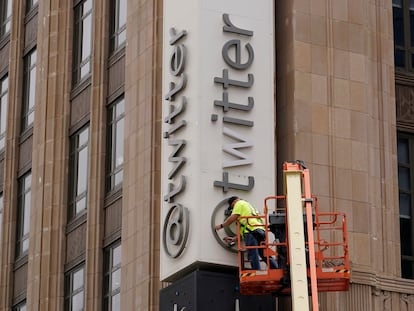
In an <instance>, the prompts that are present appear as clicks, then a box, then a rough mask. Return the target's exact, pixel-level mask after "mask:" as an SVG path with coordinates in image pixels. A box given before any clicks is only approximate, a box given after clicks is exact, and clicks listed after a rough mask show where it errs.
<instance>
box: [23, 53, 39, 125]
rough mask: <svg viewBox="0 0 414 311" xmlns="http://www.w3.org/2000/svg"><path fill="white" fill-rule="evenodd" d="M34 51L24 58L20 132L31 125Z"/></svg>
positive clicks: (33, 101)
mask: <svg viewBox="0 0 414 311" xmlns="http://www.w3.org/2000/svg"><path fill="white" fill-rule="evenodd" d="M36 58H37V53H36V50H32V51H31V52H30V53H29V54H28V55H27V56H26V57H25V58H24V77H23V79H24V80H23V109H22V131H24V130H26V129H28V128H29V127H31V126H32V125H33V120H34V105H35V98H36Z"/></svg>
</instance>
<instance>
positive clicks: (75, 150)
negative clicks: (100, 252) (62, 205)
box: [68, 127, 89, 220]
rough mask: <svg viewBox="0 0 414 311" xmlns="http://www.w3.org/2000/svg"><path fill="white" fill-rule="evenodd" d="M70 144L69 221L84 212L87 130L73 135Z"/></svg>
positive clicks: (86, 181) (86, 174) (86, 186)
mask: <svg viewBox="0 0 414 311" xmlns="http://www.w3.org/2000/svg"><path fill="white" fill-rule="evenodd" d="M70 144H71V145H70V150H71V154H70V185H71V188H70V189H69V193H70V196H69V200H70V202H69V215H68V218H69V220H71V219H73V218H75V217H77V216H78V215H80V214H82V213H84V212H85V211H86V200H87V189H88V144H89V128H88V127H86V128H83V129H82V130H80V131H79V132H78V133H77V134H75V135H74V136H73V137H72V138H71V142H70Z"/></svg>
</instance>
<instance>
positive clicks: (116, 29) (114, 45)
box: [109, 0, 127, 53]
mask: <svg viewBox="0 0 414 311" xmlns="http://www.w3.org/2000/svg"><path fill="white" fill-rule="evenodd" d="M121 1H123V2H124V3H123V4H124V5H123V6H122V5H121ZM122 7H124V8H125V23H124V24H122V25H119V20H120V16H121V11H120V10H121V8H122ZM126 12H127V1H126V0H111V3H110V28H109V42H110V47H109V50H110V53H114V52H116V51H118V50H120V49H121V48H122V47H124V46H125V43H126V25H127V21H126V19H127V17H126ZM123 32H125V35H124V36H125V38H124V40H120V37H121V34H122V33H123Z"/></svg>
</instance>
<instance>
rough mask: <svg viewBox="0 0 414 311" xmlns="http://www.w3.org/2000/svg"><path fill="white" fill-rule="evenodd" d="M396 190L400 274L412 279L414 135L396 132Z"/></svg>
mask: <svg viewBox="0 0 414 311" xmlns="http://www.w3.org/2000/svg"><path fill="white" fill-rule="evenodd" d="M397 154H398V190H399V211H400V244H401V276H402V277H403V278H407V279H414V274H413V271H414V269H413V267H414V239H413V236H414V221H413V206H414V204H413V188H412V186H413V177H414V135H410V134H405V133H398V144H397Z"/></svg>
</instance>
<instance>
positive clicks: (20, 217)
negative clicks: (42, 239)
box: [16, 173, 32, 258]
mask: <svg viewBox="0 0 414 311" xmlns="http://www.w3.org/2000/svg"><path fill="white" fill-rule="evenodd" d="M31 189H32V174H31V173H28V174H26V175H24V176H23V177H21V178H20V179H19V197H18V202H17V223H16V226H17V235H16V258H19V257H21V256H23V255H25V254H27V251H28V250H29V230H30V204H31Z"/></svg>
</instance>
